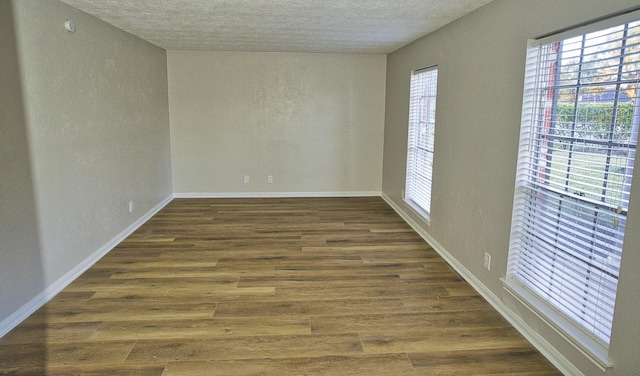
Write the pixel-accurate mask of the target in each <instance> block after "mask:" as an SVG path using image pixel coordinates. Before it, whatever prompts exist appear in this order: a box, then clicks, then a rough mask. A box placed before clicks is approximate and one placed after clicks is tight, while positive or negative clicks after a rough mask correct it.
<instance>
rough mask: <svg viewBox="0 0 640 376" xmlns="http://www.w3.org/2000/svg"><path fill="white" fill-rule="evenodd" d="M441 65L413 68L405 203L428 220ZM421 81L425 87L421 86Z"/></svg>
mask: <svg viewBox="0 0 640 376" xmlns="http://www.w3.org/2000/svg"><path fill="white" fill-rule="evenodd" d="M438 73H439V72H438V66H437V65H433V66H429V67H425V68H421V69H416V70H413V71H412V72H411V79H410V85H409V87H410V89H409V121H408V133H407V165H406V173H405V190H404V191H403V197H402V198H403V200H404V202H405V204H406V205H407V206H408V207H409V208H410V209H412V210H413V211H414V212H416V213H417V214H418V215H419V216H421V217H422V218H423V219H425V220H426V221H427V222H428V221H429V220H430V216H431V202H432V186H433V161H434V156H435V130H436V110H437V92H438ZM419 85H422V88H420V87H419Z"/></svg>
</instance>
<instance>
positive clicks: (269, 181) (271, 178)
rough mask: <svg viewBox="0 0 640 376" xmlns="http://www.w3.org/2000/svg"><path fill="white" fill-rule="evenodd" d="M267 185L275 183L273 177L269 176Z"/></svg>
mask: <svg viewBox="0 0 640 376" xmlns="http://www.w3.org/2000/svg"><path fill="white" fill-rule="evenodd" d="M267 183H269V184H271V183H273V175H267Z"/></svg>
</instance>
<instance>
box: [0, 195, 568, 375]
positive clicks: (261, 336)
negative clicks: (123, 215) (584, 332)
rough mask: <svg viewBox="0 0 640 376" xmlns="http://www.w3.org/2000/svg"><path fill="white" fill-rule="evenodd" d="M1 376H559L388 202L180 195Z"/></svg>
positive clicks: (42, 322)
mask: <svg viewBox="0 0 640 376" xmlns="http://www.w3.org/2000/svg"><path fill="white" fill-rule="evenodd" d="M461 236H463V235H462V234H461ZM3 288H4V287H3ZM7 373H9V374H20V375H22V374H29V375H32V374H33V375H38V374H47V375H75V374H88V375H164V376H175V375H191V376H194V375H278V376H286V375H392V376H402V375H529V376H533V375H536V376H540V375H557V374H559V373H558V371H557V370H556V369H555V368H554V367H553V366H552V365H551V364H550V363H549V362H548V361H547V360H546V359H545V358H544V357H543V356H541V355H540V354H539V353H538V352H537V351H536V350H535V349H534V348H533V347H532V346H531V345H530V344H529V343H528V342H527V341H526V340H525V339H524V338H523V337H522V336H521V335H520V334H519V333H518V332H517V331H516V330H515V329H514V328H513V327H512V326H510V325H509V323H508V322H507V321H506V320H505V319H503V318H502V317H501V316H500V315H499V314H498V313H497V312H496V311H495V310H494V309H492V307H491V306H490V305H489V304H488V303H487V302H485V301H484V300H483V299H482V297H480V296H479V295H478V294H477V293H476V292H475V291H474V290H473V289H472V288H471V287H470V286H469V285H468V284H467V283H466V282H465V281H464V280H462V278H461V277H460V276H459V275H458V274H457V273H456V272H454V271H453V270H452V269H451V268H450V267H449V266H448V265H447V264H446V263H445V262H444V261H443V259H442V258H440V257H439V256H438V255H437V253H436V252H435V251H434V250H433V249H431V248H430V247H429V246H428V245H427V244H426V243H425V242H424V240H422V239H421V238H420V237H419V236H418V235H417V234H416V233H415V232H414V231H413V230H412V229H411V228H410V227H409V226H408V225H407V224H406V223H405V222H403V220H402V219H401V218H400V217H399V216H398V215H397V214H396V213H395V212H394V211H393V210H392V209H391V208H390V207H389V206H388V205H387V204H386V203H385V202H384V201H383V200H382V199H381V198H304V199H292V198H291V199H290V198H287V199H175V200H173V201H172V202H171V203H170V204H169V205H167V206H166V207H165V208H164V209H163V210H162V211H160V212H159V213H158V214H157V215H155V216H154V217H153V218H152V219H150V220H149V221H148V222H147V223H146V224H144V225H143V226H142V227H140V228H139V229H138V230H137V231H136V232H135V233H134V234H132V235H131V236H129V237H128V238H127V239H126V240H124V241H123V242H122V243H121V244H120V245H118V246H117V247H116V248H114V249H113V250H112V251H111V252H110V253H108V254H107V255H106V256H105V257H104V258H103V259H102V260H100V261H99V262H98V263H96V264H95V265H94V266H92V267H91V268H90V269H89V270H88V271H87V272H86V273H84V274H83V275H82V276H81V277H80V278H78V279H77V280H76V281H74V282H73V283H71V284H70V285H69V286H68V287H67V288H65V289H64V290H63V291H62V292H61V293H60V294H59V295H58V296H56V297H55V298H54V299H52V300H51V301H50V302H49V303H48V304H46V305H45V306H44V307H42V308H41V309H40V310H38V311H37V312H36V313H34V314H33V315H32V316H31V317H30V318H28V319H27V320H26V321H24V322H23V323H22V324H21V325H20V326H18V327H17V328H16V329H14V330H13V331H11V332H10V333H9V334H7V335H6V336H5V337H4V338H2V339H0V374H7Z"/></svg>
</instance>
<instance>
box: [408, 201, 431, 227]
mask: <svg viewBox="0 0 640 376" xmlns="http://www.w3.org/2000/svg"><path fill="white" fill-rule="evenodd" d="M403 201H404V206H406V207H407V208H409V210H411V211H412V212H413V213H414V214H415V215H417V216H418V217H420V219H422V220H423V221H425V222H426V223H427V225H428V224H429V223H430V217H429V213H427V211H426V210H424V209H422V208H421V207H420V206H419V205H418V204H416V203H415V202H413V201H411V200H407V199H404V198H403Z"/></svg>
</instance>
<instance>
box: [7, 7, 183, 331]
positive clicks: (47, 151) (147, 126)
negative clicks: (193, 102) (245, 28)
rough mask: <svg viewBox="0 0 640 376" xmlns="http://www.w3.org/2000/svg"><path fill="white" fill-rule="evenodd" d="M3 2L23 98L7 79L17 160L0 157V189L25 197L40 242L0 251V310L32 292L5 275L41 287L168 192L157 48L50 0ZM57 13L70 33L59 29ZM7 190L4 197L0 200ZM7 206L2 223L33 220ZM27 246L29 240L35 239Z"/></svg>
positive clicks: (161, 59) (162, 65)
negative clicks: (8, 214)
mask: <svg viewBox="0 0 640 376" xmlns="http://www.w3.org/2000/svg"><path fill="white" fill-rule="evenodd" d="M6 3H11V4H12V5H13V8H14V9H13V14H14V20H13V21H14V23H15V34H16V38H15V40H16V41H17V51H18V60H17V61H18V62H19V64H18V66H16V64H15V62H14V63H13V65H10V66H11V67H12V68H11V71H12V72H14V73H15V72H18V71H19V72H20V79H21V87H22V93H21V94H22V98H20V90H17V91H16V94H15V96H13V97H10V100H12V101H15V102H16V107H15V108H16V109H17V110H18V111H20V110H19V107H20V102H22V103H23V105H24V110H23V114H19V113H18V114H17V115H15V116H14V115H11V117H9V119H10V120H11V124H12V125H11V131H12V132H13V133H14V134H17V135H18V136H17V139H16V146H15V149H14V150H13V151H12V158H16V161H15V163H16V165H15V167H14V165H12V164H11V163H6V162H5V161H3V163H2V165H0V167H1V168H2V175H3V179H2V180H3V194H4V184H5V183H4V182H5V180H4V178H5V176H6V175H7V174H9V175H11V174H14V175H15V174H16V169H19V170H20V171H21V172H22V175H20V176H18V177H17V178H16V180H15V181H16V183H15V184H16V185H15V186H12V187H10V189H11V191H10V192H13V193H7V194H11V195H15V197H16V199H17V201H16V202H18V203H19V202H26V205H25V212H27V213H28V211H29V210H34V206H35V218H37V234H36V235H37V236H34V239H35V241H36V242H38V241H39V244H40V249H39V255H37V256H29V255H28V254H27V252H25V253H24V255H17V253H21V251H20V250H18V249H16V250H14V251H12V253H11V254H10V255H11V256H9V257H8V260H5V259H4V258H3V259H2V261H3V265H2V267H3V270H2V272H3V275H2V281H3V285H2V289H0V291H2V293H0V294H2V295H0V299H1V300H0V307H2V308H3V309H4V307H11V309H9V310H7V312H5V311H2V313H3V314H6V313H8V312H11V311H12V310H14V309H15V307H16V303H17V304H24V303H25V302H27V301H29V300H30V299H32V298H34V296H33V292H34V290H33V288H32V289H29V290H28V291H27V290H25V291H23V293H21V296H19V297H15V296H12V295H11V294H9V295H8V296H5V295H4V291H6V289H7V287H8V286H11V287H10V288H12V289H13V288H20V286H18V284H19V283H20V282H21V281H23V280H24V279H27V278H33V280H34V282H35V281H38V280H39V281H40V283H41V284H42V285H43V286H44V287H47V288H49V287H51V286H52V284H54V283H56V282H59V280H60V279H61V277H63V276H65V274H66V273H68V272H69V271H71V270H72V269H74V268H76V267H77V266H78V265H80V264H81V263H82V262H83V261H85V260H86V259H87V258H88V257H89V256H91V255H92V254H93V253H94V252H96V251H97V250H99V249H100V248H101V247H103V246H104V245H105V244H108V243H109V242H110V241H111V240H112V239H113V238H114V237H115V236H116V235H118V234H120V233H121V232H122V231H124V230H125V229H127V227H129V226H131V225H132V224H133V223H134V222H135V221H136V220H137V219H138V218H140V217H142V216H143V215H144V214H145V213H147V212H148V211H149V210H151V209H152V208H154V207H155V206H156V205H158V204H159V203H161V202H162V201H163V200H165V199H166V198H167V197H170V196H171V194H172V191H171V161H170V147H169V116H168V97H167V79H166V54H165V51H164V50H162V49H160V48H157V47H155V46H153V45H151V44H149V43H147V42H144V41H142V40H140V39H138V38H136V37H133V36H132V35H130V34H128V33H125V32H123V31H121V30H118V29H116V28H114V27H112V26H110V25H108V24H106V23H104V22H102V21H99V20H97V19H95V18H93V17H91V16H89V15H87V14H84V13H82V12H79V11H77V10H75V9H73V8H71V7H68V6H66V5H63V4H62V3H60V2H58V1H55V0H18V1H13V2H7V1H4V2H3V6H5V5H6ZM2 15H3V17H5V16H6V14H5V13H4V12H2ZM67 19H73V20H74V21H75V22H76V24H77V32H76V33H68V32H67V31H66V30H65V28H64V22H65V20H67ZM3 21H4V20H3ZM10 23H11V22H9V24H10ZM2 25H3V27H6V26H5V22H2ZM3 31H4V30H3ZM5 37H6V36H5V35H3V40H4V38H5ZM4 51H5V50H4V49H3V54H2V55H3V59H4V60H7V59H8V58H7V57H6V55H5V53H4ZM12 56H13V59H15V54H13V55H12ZM4 60H3V63H4ZM9 60H11V59H9ZM10 63H11V62H10ZM4 69H5V66H4V64H3V67H2V70H3V73H4ZM13 84H15V83H13ZM3 86H5V83H4V80H3ZM6 93H7V92H6V90H5V88H4V87H3V88H2V90H0V95H6ZM2 115H3V121H2V124H3V132H4V127H5V121H4V113H3V114H2ZM3 137H4V134H3ZM3 152H4V144H3ZM29 175H30V179H29ZM29 195H32V197H28V196H29ZM11 200H12V198H6V197H4V196H3V197H2V202H3V205H4V203H5V202H6V201H10V202H12V201H11ZM129 201H134V205H135V210H134V211H133V213H129V210H128V202H129ZM14 207H15V205H12V208H14ZM14 210H15V208H14ZM2 213H3V214H2V215H3V216H4V215H5V211H4V206H3V210H2ZM17 213H18V214H19V215H20V216H24V217H25V218H22V219H21V218H20V216H18V217H17V218H13V219H9V220H8V221H9V223H10V224H11V226H14V227H16V226H19V225H20V224H21V223H22V222H26V223H27V225H29V226H31V227H33V221H34V219H33V218H32V217H30V216H29V215H28V214H24V213H20V212H17ZM3 225H4V220H3ZM29 230H30V227H27V229H25V231H27V232H29ZM16 231H17V230H16ZM30 232H31V233H32V232H34V231H30ZM31 235H33V234H31ZM9 236H10V237H12V238H13V235H11V234H10V235H9ZM22 237H23V235H22V234H17V235H16V238H14V239H18V240H19V239H21V238H22ZM2 243H3V245H2V246H3V247H4V242H2ZM25 247H26V248H28V251H29V252H31V248H33V247H34V244H33V240H31V241H29V242H28V244H27V245H25ZM3 250H4V248H3ZM3 256H4V255H3ZM13 256H15V257H13ZM5 262H6V264H5ZM5 271H6V273H7V274H5ZM5 281H9V283H10V285H6V284H4V282H5ZM14 284H15V285H16V286H14ZM3 319H5V316H4V315H3V316H0V322H1V321H2V320H3Z"/></svg>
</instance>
